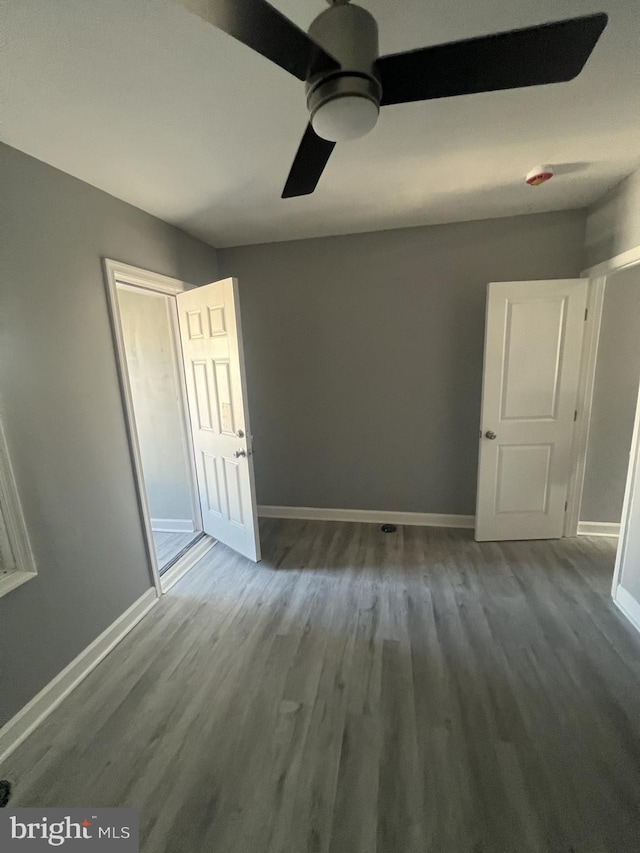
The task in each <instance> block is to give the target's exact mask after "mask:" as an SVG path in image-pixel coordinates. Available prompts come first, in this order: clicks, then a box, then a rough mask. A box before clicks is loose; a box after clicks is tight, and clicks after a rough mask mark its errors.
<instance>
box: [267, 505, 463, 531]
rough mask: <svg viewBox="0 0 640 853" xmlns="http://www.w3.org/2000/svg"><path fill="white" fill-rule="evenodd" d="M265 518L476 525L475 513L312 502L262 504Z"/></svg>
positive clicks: (451, 525) (425, 525) (423, 524)
mask: <svg viewBox="0 0 640 853" xmlns="http://www.w3.org/2000/svg"><path fill="white" fill-rule="evenodd" d="M258 515H259V516H261V517H262V518H297V519H310V520H313V521H362V522H367V523H370V524H385V523H389V524H409V525H416V526H418V527H464V528H467V529H473V528H474V527H475V523H476V519H475V516H474V515H446V514H441V513H437V512H387V511H386V510H375V509H326V508H320V507H312V506H259V507H258Z"/></svg>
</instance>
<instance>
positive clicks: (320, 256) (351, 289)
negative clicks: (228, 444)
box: [219, 211, 584, 514]
mask: <svg viewBox="0 0 640 853" xmlns="http://www.w3.org/2000/svg"><path fill="white" fill-rule="evenodd" d="M583 241H584V214H583V213H582V212H578V211H570V212H562V213H550V214H543V215H533V216H521V217H516V218H511V219H499V220H485V221H480V222H467V223H459V224H452V225H441V226H429V227H422V228H407V229H401V230H395V231H383V232H377V233H371V234H357V235H352V236H346V237H330V238H322V239H316V240H301V241H295V242H288V243H273V244H268V245H261V246H250V247H241V248H233V249H227V250H222V251H220V252H219V256H220V264H221V270H222V272H223V274H225V275H234V276H237V277H238V278H239V281H240V298H241V308H242V321H243V328H244V340H245V349H246V360H247V374H248V376H247V378H248V391H249V404H250V406H251V418H252V427H253V432H254V435H255V449H256V454H255V457H254V458H255V466H256V475H257V489H258V500H259V502H260V503H262V504H276V505H290V506H316V507H345V508H357V509H381V510H385V509H387V510H403V511H414V512H436V513H462V514H472V513H474V512H475V491H476V467H477V436H478V427H479V415H480V394H481V379H482V359H483V337H484V311H485V295H486V288H487V283H488V282H490V281H501V280H506V281H508V280H515V279H536V278H540V279H547V278H563V277H572V276H576V275H578V273H579V272H580V269H581V267H582V266H583Z"/></svg>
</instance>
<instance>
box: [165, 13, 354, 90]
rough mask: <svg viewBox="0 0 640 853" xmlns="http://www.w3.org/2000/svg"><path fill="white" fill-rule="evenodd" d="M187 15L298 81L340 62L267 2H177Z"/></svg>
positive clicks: (333, 67)
mask: <svg viewBox="0 0 640 853" xmlns="http://www.w3.org/2000/svg"><path fill="white" fill-rule="evenodd" d="M180 2H181V3H182V5H183V6H184V7H185V8H186V9H188V10H189V11H190V12H194V13H195V14H196V15H199V16H200V17H201V18H204V20H205V21H208V22H209V23H210V24H213V26H214V27H218V29H220V30H224V32H225V33H228V34H229V35H230V36H233V37H234V38H236V39H238V41H241V42H242V43H243V44H246V45H247V47H251V48H253V50H256V51H257V52H258V53H261V54H262V55H263V56H266V58H267V59H270V60H271V61H272V62H275V63H276V65H279V66H280V67H281V68H284V70H285V71H288V72H289V73H290V74H293V75H294V76H295V77H298V79H300V80H306V79H307V78H308V77H309V76H310V75H311V74H312V73H315V72H316V71H319V70H322V71H325V70H327V71H332V70H334V69H337V68H340V63H339V62H338V61H337V60H335V59H334V58H333V57H332V56H330V54H328V53H327V52H326V51H325V50H324V49H323V48H321V47H320V45H319V44H316V42H315V41H313V39H312V38H311V37H310V36H308V35H307V34H306V33H305V32H304V30H301V29H300V28H299V27H297V26H296V25H295V24H294V23H293V22H292V21H290V20H289V18H287V17H285V15H283V14H282V12H279V11H278V10H277V9H274V7H273V6H271V4H270V3H267V2H266V0H180Z"/></svg>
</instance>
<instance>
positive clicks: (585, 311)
mask: <svg viewBox="0 0 640 853" xmlns="http://www.w3.org/2000/svg"><path fill="white" fill-rule="evenodd" d="M588 316H589V309H588V308H585V309H584V320H585V323H586V321H587V317H588Z"/></svg>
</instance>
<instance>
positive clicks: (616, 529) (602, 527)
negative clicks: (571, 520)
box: [578, 521, 620, 537]
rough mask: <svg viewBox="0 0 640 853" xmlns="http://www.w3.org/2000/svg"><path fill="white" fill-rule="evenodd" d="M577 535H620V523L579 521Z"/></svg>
mask: <svg viewBox="0 0 640 853" xmlns="http://www.w3.org/2000/svg"><path fill="white" fill-rule="evenodd" d="M578 536H615V537H618V536H620V523H619V522H617V521H580V522H579V523H578Z"/></svg>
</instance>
